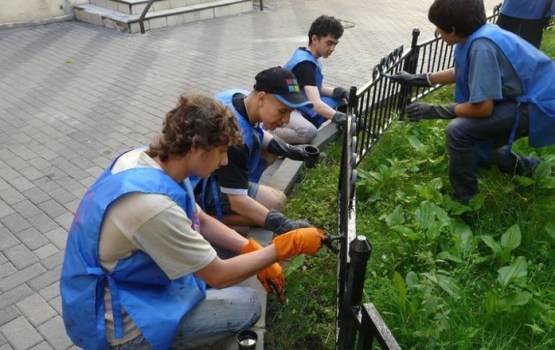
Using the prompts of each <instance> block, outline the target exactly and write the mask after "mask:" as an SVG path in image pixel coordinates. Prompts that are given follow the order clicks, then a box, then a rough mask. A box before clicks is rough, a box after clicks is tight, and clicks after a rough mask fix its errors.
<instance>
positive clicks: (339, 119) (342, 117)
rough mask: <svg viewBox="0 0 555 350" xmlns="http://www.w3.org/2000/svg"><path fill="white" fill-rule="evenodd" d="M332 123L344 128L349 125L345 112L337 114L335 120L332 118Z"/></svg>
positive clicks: (334, 116)
mask: <svg viewBox="0 0 555 350" xmlns="http://www.w3.org/2000/svg"><path fill="white" fill-rule="evenodd" d="M331 122H332V123H335V124H337V125H339V126H343V125H345V124H347V115H346V114H345V113H343V112H335V114H334V115H333V118H331Z"/></svg>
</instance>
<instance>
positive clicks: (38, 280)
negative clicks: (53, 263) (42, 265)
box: [27, 266, 62, 292]
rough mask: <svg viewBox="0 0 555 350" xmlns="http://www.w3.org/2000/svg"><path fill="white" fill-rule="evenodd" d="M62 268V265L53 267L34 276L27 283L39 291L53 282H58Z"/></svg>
mask: <svg viewBox="0 0 555 350" xmlns="http://www.w3.org/2000/svg"><path fill="white" fill-rule="evenodd" d="M61 270H62V267H61V266H57V267H54V268H52V269H51V270H49V271H47V272H45V273H43V274H41V275H40V276H37V277H35V278H33V279H32V280H30V281H28V282H27V285H28V286H29V287H31V289H32V290H34V291H35V292H38V291H39V290H41V289H43V288H45V287H48V286H49V285H51V284H52V283H54V282H56V281H57V280H58V279H59V278H60V272H61Z"/></svg>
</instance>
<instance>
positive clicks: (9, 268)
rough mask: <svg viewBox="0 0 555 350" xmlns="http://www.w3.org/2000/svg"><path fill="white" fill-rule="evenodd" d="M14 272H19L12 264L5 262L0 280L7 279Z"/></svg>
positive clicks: (0, 272)
mask: <svg viewBox="0 0 555 350" xmlns="http://www.w3.org/2000/svg"><path fill="white" fill-rule="evenodd" d="M14 272H17V270H16V268H15V267H14V266H13V264H12V263H11V262H4V263H2V265H0V279H2V278H5V277H7V276H9V275H11V274H12V273H14Z"/></svg>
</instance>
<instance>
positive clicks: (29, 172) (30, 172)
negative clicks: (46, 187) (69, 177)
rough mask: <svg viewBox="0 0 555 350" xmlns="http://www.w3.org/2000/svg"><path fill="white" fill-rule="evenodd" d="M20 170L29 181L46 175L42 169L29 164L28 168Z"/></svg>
mask: <svg viewBox="0 0 555 350" xmlns="http://www.w3.org/2000/svg"><path fill="white" fill-rule="evenodd" d="M19 172H20V173H21V175H23V176H24V177H25V178H26V179H27V180H29V181H33V180H36V179H39V178H41V177H43V176H44V174H43V173H42V172H41V171H40V170H38V169H37V168H35V167H33V166H28V167H27V168H24V169H21V170H19Z"/></svg>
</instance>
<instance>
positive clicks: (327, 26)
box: [308, 15, 343, 45]
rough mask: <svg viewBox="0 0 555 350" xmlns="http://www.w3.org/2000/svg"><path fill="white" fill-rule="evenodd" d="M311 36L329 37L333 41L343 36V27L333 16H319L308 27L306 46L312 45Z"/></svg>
mask: <svg viewBox="0 0 555 350" xmlns="http://www.w3.org/2000/svg"><path fill="white" fill-rule="evenodd" d="M313 35H316V36H318V37H324V36H327V35H331V36H333V37H334V38H335V39H339V38H341V36H342V35H343V25H342V24H341V22H339V20H338V19H337V18H335V17H333V16H326V15H321V16H320V17H318V18H316V19H315V20H314V22H312V25H311V26H310V30H309V31H308V45H310V44H311V43H312V36H313Z"/></svg>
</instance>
